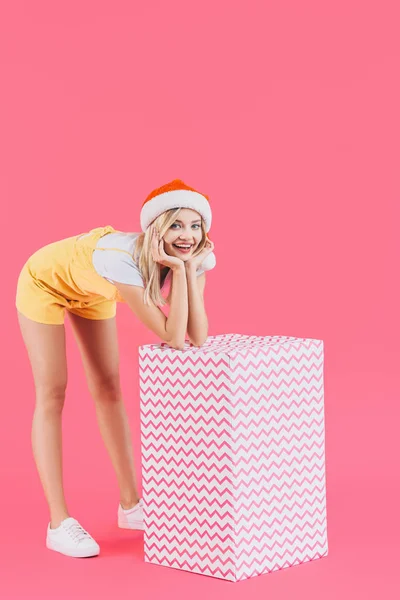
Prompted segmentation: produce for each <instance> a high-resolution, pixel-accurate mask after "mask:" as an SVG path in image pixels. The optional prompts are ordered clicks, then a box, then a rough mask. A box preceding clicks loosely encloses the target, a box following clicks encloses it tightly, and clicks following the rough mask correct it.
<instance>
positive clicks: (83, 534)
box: [64, 523, 90, 542]
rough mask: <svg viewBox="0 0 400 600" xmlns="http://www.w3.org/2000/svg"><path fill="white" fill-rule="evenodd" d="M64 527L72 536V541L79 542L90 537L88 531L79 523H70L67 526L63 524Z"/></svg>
mask: <svg viewBox="0 0 400 600" xmlns="http://www.w3.org/2000/svg"><path fill="white" fill-rule="evenodd" d="M64 529H65V531H66V532H67V533H68V534H69V535H70V536H71V537H72V539H73V540H74V542H76V541H77V542H80V541H81V540H84V539H86V538H87V537H90V535H89V534H88V532H87V531H86V530H85V529H83V527H81V525H78V523H71V525H69V526H68V527H65V526H64Z"/></svg>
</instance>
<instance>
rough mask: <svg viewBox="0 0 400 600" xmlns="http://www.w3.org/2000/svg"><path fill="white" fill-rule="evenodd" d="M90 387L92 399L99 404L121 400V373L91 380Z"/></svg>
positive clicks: (89, 381)
mask: <svg viewBox="0 0 400 600" xmlns="http://www.w3.org/2000/svg"><path fill="white" fill-rule="evenodd" d="M88 387H89V392H90V395H91V396H92V398H93V399H94V400H96V401H99V402H102V401H110V400H111V401H112V400H119V399H120V397H121V383H120V377H119V373H117V374H113V375H107V376H105V377H97V378H95V379H90V380H88Z"/></svg>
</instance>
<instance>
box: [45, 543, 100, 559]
mask: <svg viewBox="0 0 400 600" xmlns="http://www.w3.org/2000/svg"><path fill="white" fill-rule="evenodd" d="M46 548H48V549H49V550H54V552H59V553H60V554H65V556H72V557H74V558H89V557H91V556H98V555H99V554H100V550H90V549H89V548H81V549H80V550H68V549H66V548H62V547H61V546H57V544H54V542H52V541H51V540H49V539H46Z"/></svg>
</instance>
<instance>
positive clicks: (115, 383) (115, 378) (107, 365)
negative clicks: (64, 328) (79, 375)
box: [68, 312, 120, 398]
mask: <svg viewBox="0 0 400 600" xmlns="http://www.w3.org/2000/svg"><path fill="white" fill-rule="evenodd" d="M68 317H69V319H70V322H71V325H72V330H73V333H74V336H75V339H76V341H77V344H78V347H79V351H80V354H81V357H82V362H83V367H84V370H85V374H86V379H87V383H88V387H89V391H90V393H91V395H92V396H94V397H96V398H98V397H99V396H101V395H103V394H106V395H107V396H109V395H110V393H111V394H114V395H117V396H118V395H119V394H120V375H119V350H118V335H117V323H116V317H113V318H111V319H101V320H100V319H99V320H95V319H85V318H83V317H80V316H78V315H75V314H73V313H71V312H70V313H68Z"/></svg>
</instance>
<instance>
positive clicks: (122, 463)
mask: <svg viewBox="0 0 400 600" xmlns="http://www.w3.org/2000/svg"><path fill="white" fill-rule="evenodd" d="M68 316H69V317H70V321H71V324H72V329H73V332H74V335H75V338H76V341H77V344H78V347H79V350H80V352H81V356H82V361H83V366H84V369H85V373H86V378H87V382H88V387H89V391H90V394H91V396H92V398H93V400H94V402H95V408H96V416H97V422H98V425H99V429H100V433H101V436H102V439H103V441H104V444H105V446H106V449H107V452H108V454H109V456H110V459H111V462H112V465H113V467H114V471H115V474H116V477H117V481H118V486H119V491H120V503H121V505H122V507H123V508H132V507H133V506H134V505H135V504H137V503H138V502H139V493H138V489H137V482H136V475H135V466H134V460H133V452H132V442H131V432H130V428H129V422H128V417H127V414H126V410H125V405H124V402H123V399H122V393H121V386H120V377H119V351H118V338H117V327H116V320H115V317H114V318H111V319H103V320H93V319H84V318H82V317H80V316H78V315H75V314H73V313H69V314H68Z"/></svg>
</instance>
